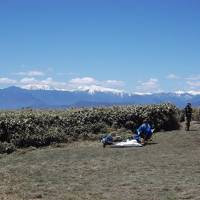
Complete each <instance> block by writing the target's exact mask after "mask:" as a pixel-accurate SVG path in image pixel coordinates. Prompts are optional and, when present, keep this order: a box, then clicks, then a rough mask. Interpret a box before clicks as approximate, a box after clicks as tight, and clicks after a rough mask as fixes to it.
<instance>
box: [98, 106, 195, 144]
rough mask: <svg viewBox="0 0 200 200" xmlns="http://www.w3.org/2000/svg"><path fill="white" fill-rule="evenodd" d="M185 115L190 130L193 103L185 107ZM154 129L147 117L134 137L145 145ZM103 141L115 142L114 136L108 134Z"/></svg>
mask: <svg viewBox="0 0 200 200" xmlns="http://www.w3.org/2000/svg"><path fill="white" fill-rule="evenodd" d="M184 115H185V122H186V123H185V130H186V131H189V129H190V122H191V119H192V107H191V103H187V105H186V106H185V108H184ZM153 131H154V129H152V127H151V125H150V120H149V118H148V117H147V118H145V119H144V120H143V123H142V124H141V125H140V126H139V127H138V128H137V129H136V132H135V133H134V135H133V136H132V139H135V140H136V141H137V142H138V143H140V144H141V145H145V144H146V143H147V142H148V140H150V139H151V137H152V135H153ZM101 142H102V143H103V147H105V146H106V145H107V144H113V138H112V136H111V135H107V136H106V137H104V138H102V139H101Z"/></svg>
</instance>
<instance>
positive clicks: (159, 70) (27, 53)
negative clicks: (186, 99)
mask: <svg viewBox="0 0 200 200" xmlns="http://www.w3.org/2000/svg"><path fill="white" fill-rule="evenodd" d="M199 10H200V1H199V0H151V1H149V0H0V28H1V29H0V30H1V31H0V88H5V87H8V86H11V85H16V86H20V87H23V88H46V89H54V88H56V89H64V90H74V89H87V88H96V89H101V90H113V91H121V90H122V91H127V92H141V93H146V92H163V91H164V92H171V91H179V90H181V91H191V90H192V91H197V92H198V91H200V69H199V68H200V23H199V22H200V12H199Z"/></svg>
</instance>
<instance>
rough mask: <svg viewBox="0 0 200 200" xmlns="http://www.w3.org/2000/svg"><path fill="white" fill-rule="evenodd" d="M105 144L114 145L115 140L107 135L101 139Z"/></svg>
mask: <svg viewBox="0 0 200 200" xmlns="http://www.w3.org/2000/svg"><path fill="white" fill-rule="evenodd" d="M101 142H102V143H103V144H113V138H112V136H111V135H105V136H103V137H102V138H101Z"/></svg>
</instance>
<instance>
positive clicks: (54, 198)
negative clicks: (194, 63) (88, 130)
mask: <svg viewBox="0 0 200 200" xmlns="http://www.w3.org/2000/svg"><path fill="white" fill-rule="evenodd" d="M199 158H200V124H198V123H195V122H193V124H192V130H191V131H189V132H185V131H184V130H179V131H172V132H165V133H162V132H161V133H157V134H156V135H155V137H154V139H153V143H152V144H151V145H147V146H145V147H138V148H137V147H133V148H122V149H116V148H109V147H108V148H107V147H106V148H102V145H101V144H100V143H98V142H79V143H72V144H63V145H59V146H58V147H47V148H42V149H33V148H29V149H26V150H19V151H17V152H15V153H13V154H10V155H0V200H22V199H24V200H30V199H33V200H38V199H44V200H47V199H48V200H70V199H71V200H86V199H87V200H89V199H91V200H95V199H98V200H99V199H109V200H111V199H113V200H122V199H126V200H134V199H135V200H147V199H148V200H167V199H168V200H175V199H178V200H180V199H192V200H197V199H200V159H199Z"/></svg>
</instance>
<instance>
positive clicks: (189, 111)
mask: <svg viewBox="0 0 200 200" xmlns="http://www.w3.org/2000/svg"><path fill="white" fill-rule="evenodd" d="M184 111H185V116H186V118H187V119H189V120H191V118H192V107H191V105H190V104H188V105H187V106H186V107H185V108H184Z"/></svg>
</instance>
